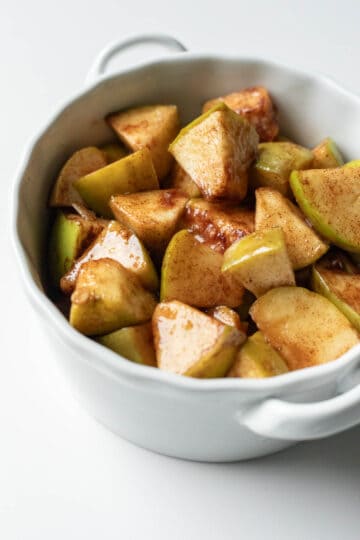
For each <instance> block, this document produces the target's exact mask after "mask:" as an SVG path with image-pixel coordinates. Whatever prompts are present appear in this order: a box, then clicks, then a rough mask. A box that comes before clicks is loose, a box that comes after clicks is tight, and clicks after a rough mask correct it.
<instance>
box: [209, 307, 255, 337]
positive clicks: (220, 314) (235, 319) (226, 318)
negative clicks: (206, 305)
mask: <svg viewBox="0 0 360 540" xmlns="http://www.w3.org/2000/svg"><path fill="white" fill-rule="evenodd" d="M206 313H207V314H208V315H210V316H211V317H214V319H216V320H217V321H220V322H222V323H223V324H226V325H227V326H233V327H234V328H237V329H238V330H240V331H241V332H243V333H244V334H246V330H247V323H243V322H241V319H240V317H239V314H238V313H237V312H236V311H234V310H233V309H231V308H229V307H227V306H216V307H214V308H211V309H208V310H207V311H206Z"/></svg>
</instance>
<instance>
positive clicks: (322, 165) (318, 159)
mask: <svg viewBox="0 0 360 540" xmlns="http://www.w3.org/2000/svg"><path fill="white" fill-rule="evenodd" d="M312 152H313V156H314V159H313V163H312V167H313V169H329V168H331V167H341V166H342V165H344V160H343V157H342V155H341V154H340V152H339V150H338V148H337V146H336V144H335V143H334V141H333V140H332V139H331V138H330V137H327V138H326V139H324V140H323V141H321V143H320V144H318V145H317V146H316V147H315V148H314V149H313V151H312Z"/></svg>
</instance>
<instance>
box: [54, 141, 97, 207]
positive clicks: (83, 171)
mask: <svg viewBox="0 0 360 540" xmlns="http://www.w3.org/2000/svg"><path fill="white" fill-rule="evenodd" d="M106 165H107V160H106V157H105V154H104V153H103V152H102V151H101V150H99V148H96V147H95V146H89V147H86V148H82V149H81V150H78V151H77V152H75V153H74V154H73V155H72V156H71V157H70V158H69V159H68V160H67V161H66V163H65V164H64V166H63V167H62V169H61V171H60V173H59V176H58V177H57V179H56V182H55V185H54V187H53V189H52V191H51V195H50V200H49V205H50V206H58V207H59V206H72V204H73V203H78V204H82V203H83V200H82V198H81V196H80V194H79V193H78V191H77V190H76V189H74V182H75V180H77V179H78V178H81V177H82V176H85V175H87V174H90V173H92V172H94V171H97V170H98V169H102V168H103V167H105V166H106Z"/></svg>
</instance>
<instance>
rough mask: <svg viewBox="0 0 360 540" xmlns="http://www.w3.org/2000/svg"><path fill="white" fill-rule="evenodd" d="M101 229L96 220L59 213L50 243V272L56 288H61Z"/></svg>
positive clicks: (52, 229) (53, 226)
mask: <svg viewBox="0 0 360 540" xmlns="http://www.w3.org/2000/svg"><path fill="white" fill-rule="evenodd" d="M101 229H102V226H101V225H100V224H99V223H98V221H97V220H95V219H93V220H88V219H84V218H83V217H81V216H79V215H77V214H70V213H66V212H63V211H61V210H59V211H58V213H57V215H56V218H55V221H54V223H53V225H52V228H51V232H50V242H49V271H50V279H51V282H52V284H53V285H54V286H56V287H59V285H60V278H61V277H62V276H63V275H64V274H65V273H66V272H67V271H68V270H69V269H70V267H71V265H72V264H73V262H74V261H75V259H76V258H77V257H79V256H80V255H81V253H82V252H83V251H84V250H85V249H86V247H87V246H88V245H89V244H90V243H91V242H92V240H93V239H94V238H95V237H96V236H97V235H98V234H99V233H100V231H101Z"/></svg>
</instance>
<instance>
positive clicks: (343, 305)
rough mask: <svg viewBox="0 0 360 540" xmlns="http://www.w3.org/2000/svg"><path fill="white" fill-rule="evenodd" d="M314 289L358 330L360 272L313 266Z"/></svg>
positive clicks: (359, 318) (359, 323)
mask: <svg viewBox="0 0 360 540" xmlns="http://www.w3.org/2000/svg"><path fill="white" fill-rule="evenodd" d="M312 286H313V289H314V291H316V292H317V293H319V294H322V295H323V296H325V298H327V299H328V300H330V302H332V303H333V304H334V305H335V306H336V307H337V308H338V309H339V310H340V311H341V312H342V313H343V314H344V315H345V317H347V318H348V319H349V321H350V322H351V324H352V325H353V326H354V327H355V328H356V330H358V331H359V332H360V274H347V273H346V272H343V271H341V270H335V269H334V270H330V269H328V268H324V267H323V266H322V264H317V265H316V266H314V267H313V275H312Z"/></svg>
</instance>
